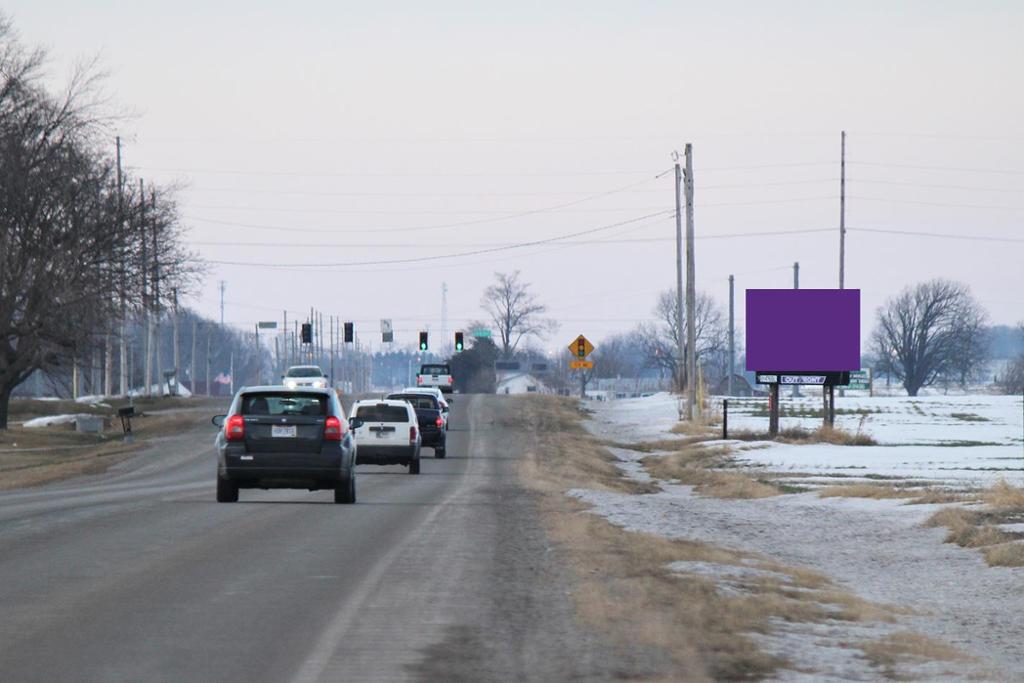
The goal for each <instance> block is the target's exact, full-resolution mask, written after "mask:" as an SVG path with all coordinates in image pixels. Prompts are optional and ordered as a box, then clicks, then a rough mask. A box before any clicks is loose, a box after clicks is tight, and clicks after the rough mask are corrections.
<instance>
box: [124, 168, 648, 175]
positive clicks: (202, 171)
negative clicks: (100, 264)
mask: <svg viewBox="0 0 1024 683" xmlns="http://www.w3.org/2000/svg"><path fill="white" fill-rule="evenodd" d="M130 168H131V169H132V170H134V171H145V172H149V173H154V172H156V173H197V174H208V175H241V176H285V177H295V178H552V177H571V176H609V175H641V174H643V173H644V171H636V170H633V171H467V172H439V171H433V172H423V171H418V172H417V171H359V172H355V171H339V172H329V173H313V172H309V171H268V170H260V169H228V168H169V167H160V166H131V167H130Z"/></svg>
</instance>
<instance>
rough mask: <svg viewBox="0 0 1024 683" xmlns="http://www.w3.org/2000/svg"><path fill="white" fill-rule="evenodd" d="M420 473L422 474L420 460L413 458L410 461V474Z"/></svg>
mask: <svg viewBox="0 0 1024 683" xmlns="http://www.w3.org/2000/svg"><path fill="white" fill-rule="evenodd" d="M419 473H420V459H419V458H413V459H412V460H411V461H409V474H419Z"/></svg>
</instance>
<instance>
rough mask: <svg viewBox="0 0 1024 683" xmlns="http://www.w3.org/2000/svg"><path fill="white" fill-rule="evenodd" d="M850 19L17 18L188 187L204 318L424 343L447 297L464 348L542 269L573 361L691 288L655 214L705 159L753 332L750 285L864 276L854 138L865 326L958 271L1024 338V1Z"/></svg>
mask: <svg viewBox="0 0 1024 683" xmlns="http://www.w3.org/2000/svg"><path fill="white" fill-rule="evenodd" d="M842 4H843V5H844V7H843V8H841V9H840V7H839V5H840V3H821V2H811V1H808V2H772V3H764V2H716V3H706V2H681V1H678V0H673V1H671V2H634V3H622V2H603V1H595V0H587V1H586V2H512V3H509V2H506V3H482V2H469V1H466V2H450V1H446V0H435V1H434V2H430V3H423V2H392V3H387V2H372V3H370V2H359V3H349V2H290V3H281V2H273V3H264V2H254V1H252V0H245V1H241V2H214V1H211V0H202V1H201V2H199V1H194V0H179V1H177V2H174V3H167V2H144V1H141V0H133V1H132V2H128V1H123V2H122V1H111V0H91V1H90V2H88V3H83V2H80V1H71V0H63V1H62V0H13V2H12V1H11V0H8V2H6V3H5V8H4V9H5V11H6V12H8V13H9V15H10V16H11V18H12V19H13V20H14V23H15V25H16V27H17V28H18V30H19V31H20V33H21V36H22V39H23V40H24V41H25V42H26V43H29V44H41V45H43V46H45V47H47V48H48V49H49V50H50V53H51V57H52V71H53V73H54V75H55V77H56V78H57V79H58V80H59V78H61V77H62V76H63V75H65V74H66V73H67V72H68V71H69V69H70V68H71V65H72V64H73V63H74V62H75V61H76V60H81V59H82V58H87V57H90V56H94V55H96V54H99V55H100V56H101V62H102V64H103V65H104V67H105V68H106V69H107V70H108V71H109V73H110V78H109V80H108V82H107V85H108V89H109V91H110V93H111V94H112V95H113V96H114V98H115V99H116V101H117V102H118V103H119V104H121V105H123V106H125V107H128V108H131V109H132V110H134V111H135V112H137V116H136V117H135V118H134V119H132V120H131V121H129V122H127V123H126V124H125V125H124V129H123V131H122V135H123V136H124V137H125V140H126V141H125V146H124V159H125V163H126V164H127V165H128V166H129V167H131V168H132V169H133V173H135V174H137V175H139V176H142V177H144V178H146V179H147V180H152V181H157V182H162V183H166V182H171V181H180V182H183V183H184V184H185V188H184V189H183V190H182V191H181V195H180V200H181V207H182V214H183V220H184V221H185V223H186V225H187V226H188V228H189V232H188V235H189V240H190V242H191V243H192V245H193V249H194V250H195V251H196V252H198V253H199V254H200V255H202V257H203V258H205V259H207V260H208V261H209V262H210V263H211V266H210V275H209V278H208V280H207V281H206V283H205V285H204V288H203V291H202V294H201V295H200V297H199V298H198V299H197V300H195V301H194V302H193V305H194V306H195V307H196V308H197V309H198V310H199V311H201V312H202V313H203V314H205V315H208V316H211V317H216V316H217V315H218V314H219V313H218V305H219V300H218V294H217V283H218V282H219V281H220V280H224V281H226V282H227V293H226V295H225V299H226V301H227V305H226V319H227V321H228V322H231V323H237V324H239V325H242V324H245V325H247V326H251V324H252V323H253V322H255V321H256V320H258V319H259V320H265V319H280V317H281V315H282V311H283V310H284V309H288V310H289V312H290V313H289V315H290V316H294V315H297V314H299V313H300V312H303V311H308V310H309V307H310V306H313V307H316V308H318V309H321V310H322V311H324V312H325V313H326V314H334V315H338V316H340V317H341V318H342V319H345V320H355V321H357V322H356V324H357V329H358V330H359V331H360V333H361V335H362V336H363V337H364V338H366V339H371V338H375V334H376V332H377V329H378V322H377V321H378V320H379V319H380V318H392V319H394V325H395V328H396V331H397V335H398V341H400V342H403V343H410V344H411V343H412V342H413V338H414V336H415V332H416V331H417V330H419V329H421V328H423V327H425V326H429V329H430V330H431V331H432V332H435V333H439V332H440V329H441V291H442V283H445V282H446V283H447V286H448V316H449V324H448V329H449V331H451V330H455V329H459V328H460V327H463V326H465V325H466V324H467V323H468V322H469V321H470V320H473V319H479V318H481V316H482V313H481V311H480V306H479V302H480V296H481V293H482V291H483V289H484V288H485V286H486V285H487V284H488V283H489V282H490V281H491V280H492V279H493V273H494V272H495V271H512V270H521V271H522V274H523V277H524V278H525V279H526V280H527V281H529V282H530V283H532V285H533V288H534V290H535V291H536V293H537V294H538V296H539V297H540V299H541V300H542V302H544V303H546V304H547V305H548V306H549V308H550V315H551V317H553V318H555V319H556V320H558V321H559V322H560V324H561V327H560V330H559V332H558V333H557V334H556V335H555V336H554V337H553V338H551V339H550V340H549V341H548V343H547V344H546V346H547V347H548V348H558V347H561V346H562V345H563V343H568V342H569V340H571V339H572V338H574V337H575V336H576V335H577V334H579V333H584V334H586V335H587V336H589V337H591V338H593V339H595V340H597V341H599V340H600V339H601V338H602V337H604V336H606V335H608V334H610V333H613V332H616V331H624V330H626V329H629V328H630V327H632V326H633V325H634V324H635V323H636V322H637V321H639V320H644V319H649V318H650V317H651V309H652V307H653V305H654V300H655V297H656V295H657V293H658V291H659V290H662V289H667V288H670V287H673V286H674V282H675V248H674V234H675V224H674V219H673V218H672V217H671V216H670V215H661V216H655V217H652V218H647V219H643V220H637V219H640V218H641V217H644V216H650V215H651V214H658V213H659V212H663V211H668V210H670V209H672V208H673V206H674V203H673V202H674V200H673V180H672V174H671V173H668V174H664V175H660V176H659V174H662V173H663V172H665V171H667V170H668V169H670V168H671V165H672V156H671V155H672V152H673V151H674V150H682V148H683V144H684V143H686V142H691V143H693V149H694V175H695V179H696V183H695V185H696V202H695V204H696V210H695V216H696V234H697V238H698V241H697V248H696V261H697V287H698V289H699V290H703V291H707V292H709V293H710V294H712V295H713V296H715V297H716V298H718V299H719V300H720V301H721V302H722V304H723V305H725V304H726V303H727V298H728V281H727V278H728V275H729V274H730V273H733V274H735V276H736V287H737V319H738V324H740V325H742V320H743V317H742V316H743V296H742V293H743V290H744V289H746V288H748V287H749V288H770V287H789V286H792V264H793V262H794V261H799V262H800V284H801V286H802V287H814V288H827V287H836V286H838V260H839V257H838V253H839V239H838V223H839V158H840V154H839V151H840V131H841V130H843V129H845V130H846V131H847V132H848V137H847V216H846V222H847V226H848V227H849V228H850V231H849V232H848V234H847V262H846V286H847V287H849V288H860V289H861V290H862V333H863V334H864V335H865V336H866V334H867V332H868V331H869V328H870V326H871V324H872V321H873V318H874V311H875V309H876V308H877V307H878V306H879V305H880V304H882V303H883V302H884V301H885V299H886V298H888V297H890V296H892V295H893V294H894V293H896V292H898V291H899V290H900V289H901V288H903V287H905V286H907V285H910V284H913V283H917V282H920V281H922V280H926V279H930V278H933V277H947V278H952V279H956V280H961V281H964V282H966V283H968V284H969V285H970V286H971V287H972V289H973V291H974V293H975V295H976V296H977V298H978V299H979V300H980V301H981V302H982V303H983V304H984V305H985V307H986V308H987V309H988V311H989V313H990V315H991V319H992V321H993V322H996V323H1014V322H1016V321H1018V320H1021V319H1022V318H1024V267H1022V265H1021V264H1022V263H1024V230H1022V229H1021V225H1022V221H1024V132H1022V131H1021V128H1020V124H1021V121H1022V120H1024V89H1022V88H1021V87H1020V84H1021V74H1022V73H1024V39H1022V36H1024V3H1020V2H1013V1H1009V0H1008V1H1005V2H995V1H989V2H985V1H978V0H972V1H971V2H940V1H936V0H928V1H923V2H892V1H884V2H857V3H842ZM111 148H113V140H111ZM612 226H615V227H612ZM596 228H602V229H601V230H596V231H593V232H590V233H589V234H584V235H581V236H579V237H576V238H573V239H571V240H568V241H565V242H555V243H548V244H542V245H535V246H529V247H525V248H514V249H507V250H504V251H497V252H488V253H476V254H471V255H466V256H456V257H454V258H446V257H450V256H452V255H457V254H463V253H466V252H475V251H480V250H485V249H490V248H493V247H499V246H505V245H510V244H516V243H522V242H531V241H536V240H544V239H550V238H553V237H559V236H562V235H568V234H573V233H580V232H583V231H589V230H593V229H596ZM869 229H873V230H880V229H881V230H894V231H903V232H915V233H930V234H932V235H956V236H968V237H970V238H971V239H949V238H944V237H940V236H923V235H901V234H892V233H881V232H869V231H868V230H869ZM781 231H786V232H790V231H792V232H791V234H770V235H762V236H746V237H728V236H729V235H736V234H744V235H749V234H750V233H761V232H764V233H779V232H781ZM797 231H804V232H797ZM810 231H817V232H810ZM422 257H432V258H431V260H428V261H413V262H405V263H388V264H378V265H374V266H355V265H339V266H330V265H326V264H352V263H359V262H367V261H373V262H379V261H403V260H407V259H417V258H422ZM224 262H231V263H230V264H229V263H224ZM236 264H243V265H236ZM255 264H260V265H255ZM302 264H322V265H318V266H317V267H315V268H303V267H302ZM273 266H291V267H286V268H275V267H273ZM248 329H251V327H250V328H248ZM432 346H436V343H435V344H432Z"/></svg>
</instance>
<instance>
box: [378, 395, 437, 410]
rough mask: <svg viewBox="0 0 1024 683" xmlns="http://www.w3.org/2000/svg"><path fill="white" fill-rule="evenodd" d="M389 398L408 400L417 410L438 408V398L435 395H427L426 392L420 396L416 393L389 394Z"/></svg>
mask: <svg viewBox="0 0 1024 683" xmlns="http://www.w3.org/2000/svg"><path fill="white" fill-rule="evenodd" d="M388 398H394V399H398V400H400V401H408V402H409V403H411V404H412V407H413V408H415V409H417V410H438V406H437V399H435V398H434V397H433V396H426V395H424V394H420V395H419V396H417V395H415V394H412V395H410V394H394V395H391V396H388Z"/></svg>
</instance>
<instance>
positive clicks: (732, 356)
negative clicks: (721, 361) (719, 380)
mask: <svg viewBox="0 0 1024 683" xmlns="http://www.w3.org/2000/svg"><path fill="white" fill-rule="evenodd" d="M733 300H734V299H733V277H732V275H730V276H729V392H728V393H729V395H730V396H732V392H733V387H732V376H733V375H734V374H735V372H736V337H735V336H734V334H735V330H736V317H735V308H734V307H733Z"/></svg>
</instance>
